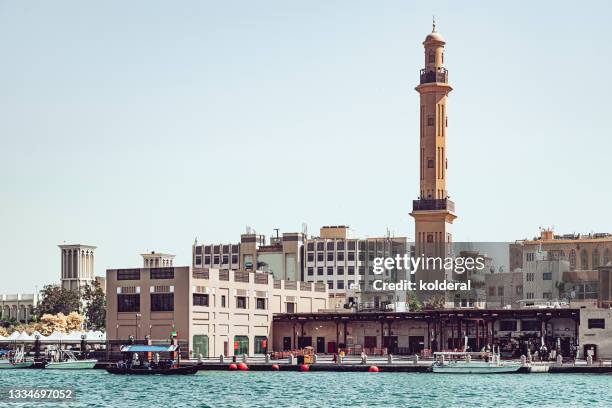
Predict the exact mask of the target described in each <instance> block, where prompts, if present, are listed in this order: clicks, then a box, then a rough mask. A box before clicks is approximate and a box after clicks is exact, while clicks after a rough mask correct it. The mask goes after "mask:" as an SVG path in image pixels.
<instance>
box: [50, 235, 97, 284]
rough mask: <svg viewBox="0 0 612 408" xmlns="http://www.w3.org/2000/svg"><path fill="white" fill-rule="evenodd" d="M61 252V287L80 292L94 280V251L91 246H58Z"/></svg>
mask: <svg viewBox="0 0 612 408" xmlns="http://www.w3.org/2000/svg"><path fill="white" fill-rule="evenodd" d="M58 246H59V248H60V250H61V269H62V278H61V284H62V287H63V288H65V289H69V290H76V291H78V290H80V289H81V288H82V287H83V286H85V285H90V284H92V283H93V281H94V280H95V269H94V251H95V250H96V247H95V246H91V245H81V244H75V245H65V244H64V245H58Z"/></svg>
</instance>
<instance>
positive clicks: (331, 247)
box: [327, 241, 334, 251]
mask: <svg viewBox="0 0 612 408" xmlns="http://www.w3.org/2000/svg"><path fill="white" fill-rule="evenodd" d="M327 250H328V251H333V250H334V241H329V242H328V243H327Z"/></svg>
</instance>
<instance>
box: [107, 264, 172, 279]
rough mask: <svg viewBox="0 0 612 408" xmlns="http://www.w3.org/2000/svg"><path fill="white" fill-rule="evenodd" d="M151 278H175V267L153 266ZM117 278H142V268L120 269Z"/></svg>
mask: <svg viewBox="0 0 612 408" xmlns="http://www.w3.org/2000/svg"><path fill="white" fill-rule="evenodd" d="M149 277H150V279H174V268H172V267H169V268H151V269H150V270H149ZM117 280H140V269H118V270H117Z"/></svg>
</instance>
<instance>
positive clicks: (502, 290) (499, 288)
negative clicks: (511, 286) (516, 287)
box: [497, 286, 504, 296]
mask: <svg viewBox="0 0 612 408" xmlns="http://www.w3.org/2000/svg"><path fill="white" fill-rule="evenodd" d="M497 296H504V287H503V286H499V287H498V288H497Z"/></svg>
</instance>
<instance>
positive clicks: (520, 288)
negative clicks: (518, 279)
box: [489, 285, 523, 296]
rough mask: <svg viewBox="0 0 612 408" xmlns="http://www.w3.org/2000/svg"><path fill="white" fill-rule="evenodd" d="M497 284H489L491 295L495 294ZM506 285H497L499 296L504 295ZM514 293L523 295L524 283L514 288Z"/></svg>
mask: <svg viewBox="0 0 612 408" xmlns="http://www.w3.org/2000/svg"><path fill="white" fill-rule="evenodd" d="M495 289H496V288H495V286H489V296H495ZM504 291H505V290H504V287H503V286H498V287H497V296H504ZM514 293H515V294H516V295H522V294H523V285H518V286H516V287H515V288H514Z"/></svg>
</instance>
